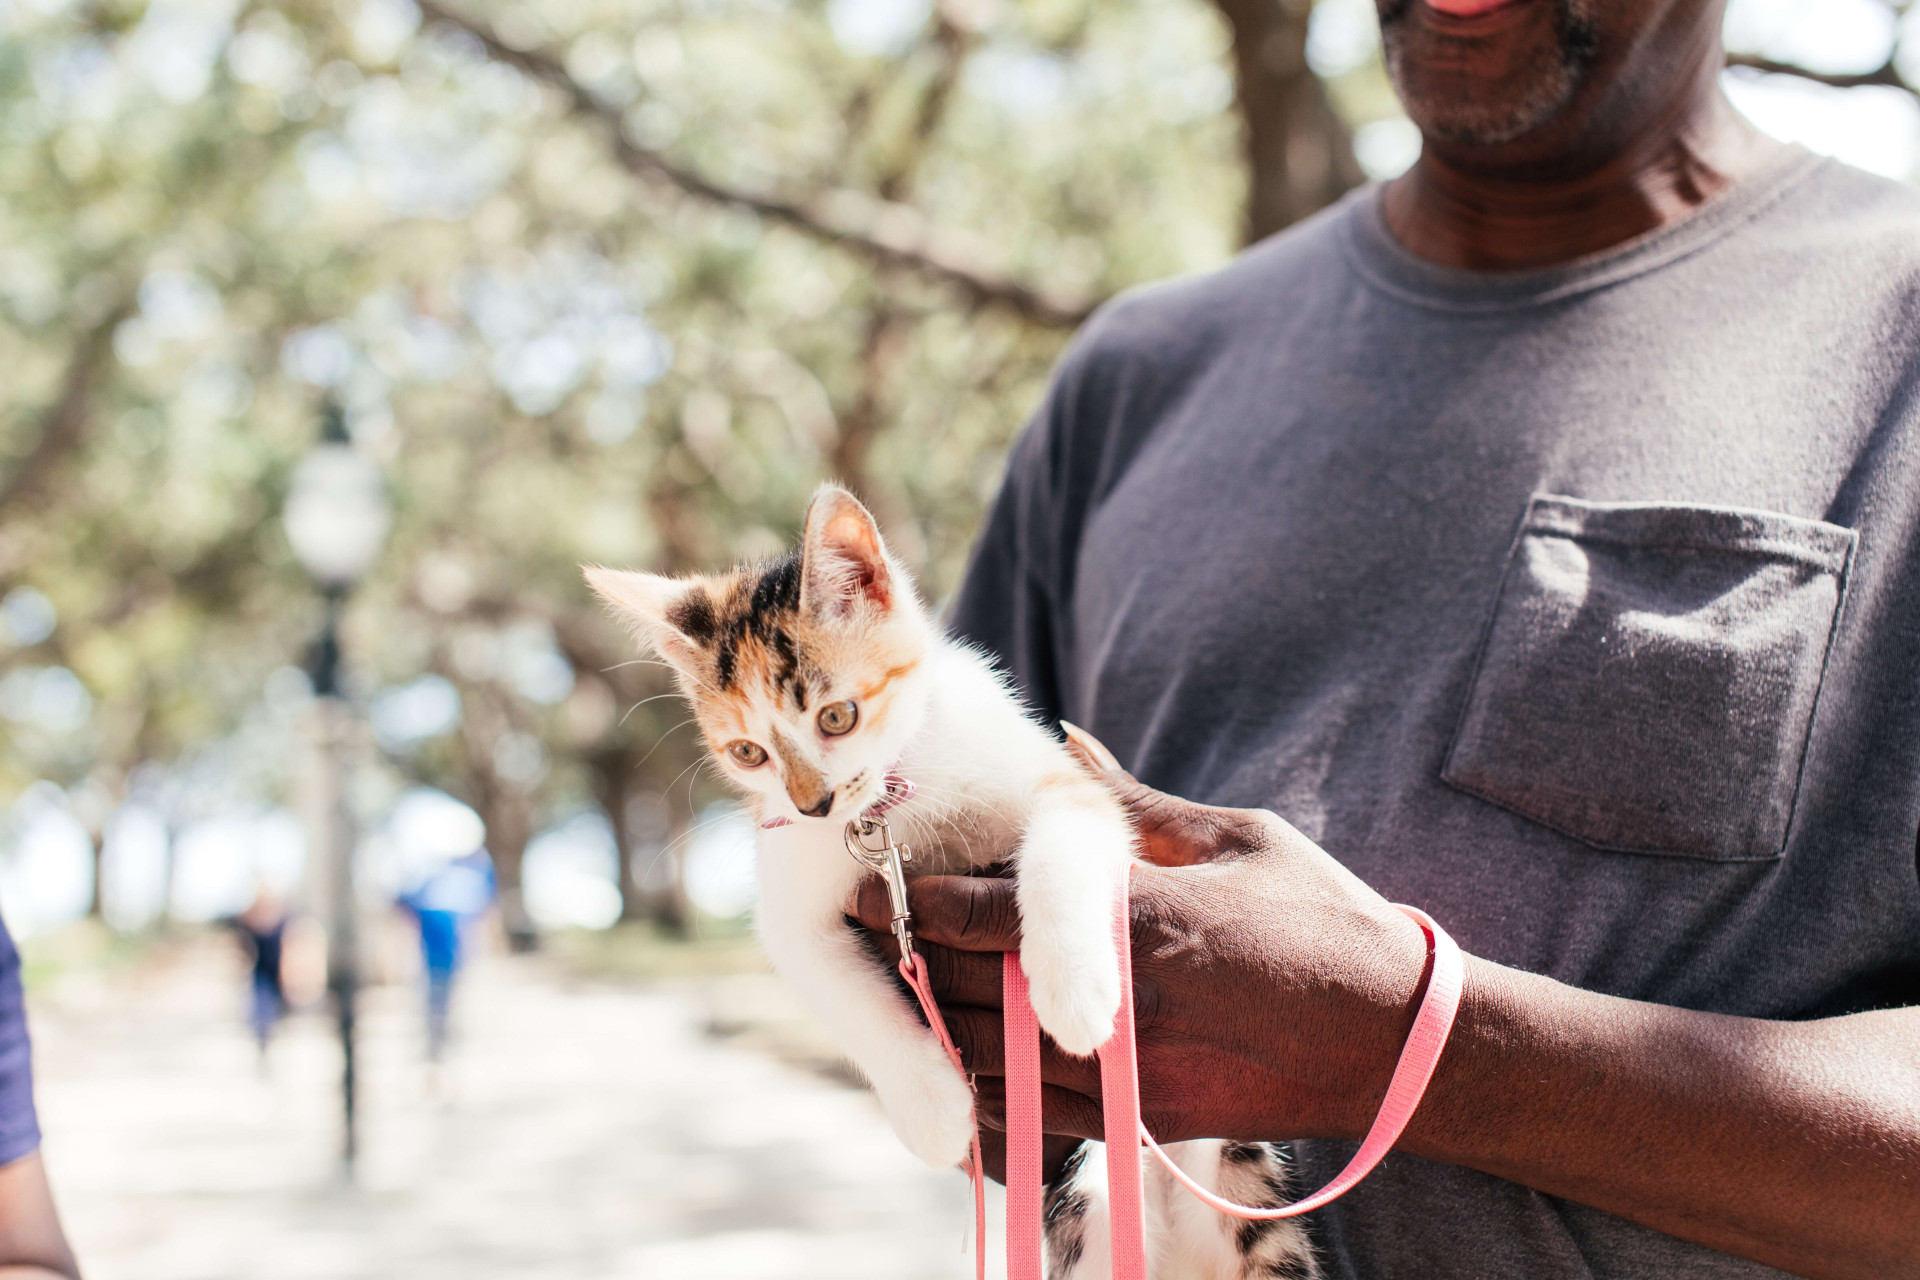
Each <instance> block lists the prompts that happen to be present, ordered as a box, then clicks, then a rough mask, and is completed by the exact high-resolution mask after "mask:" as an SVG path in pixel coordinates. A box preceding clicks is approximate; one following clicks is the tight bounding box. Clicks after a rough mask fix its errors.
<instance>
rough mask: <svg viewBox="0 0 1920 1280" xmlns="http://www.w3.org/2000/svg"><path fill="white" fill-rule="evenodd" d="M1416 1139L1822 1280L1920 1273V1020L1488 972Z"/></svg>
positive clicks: (1904, 1014) (1477, 974)
mask: <svg viewBox="0 0 1920 1280" xmlns="http://www.w3.org/2000/svg"><path fill="white" fill-rule="evenodd" d="M1401 1146H1402V1148H1403V1149H1405V1150H1408V1151H1412V1152H1414V1153H1415V1154H1418V1155H1422V1156H1427V1157H1430V1158H1432V1159H1435V1160H1443V1161H1447V1162H1449V1163H1453V1164H1461V1165H1466V1166H1468V1167H1470V1168H1475V1169H1480V1170H1482V1171H1484V1172H1487V1173H1492V1174H1496V1175H1498V1176H1500V1177H1503V1178H1507V1179H1510V1180H1512V1181H1515V1182H1519V1183H1523V1184H1525V1185H1527V1186H1530V1187H1535V1188H1538V1189H1540V1190H1542V1191H1546V1192H1548V1193H1550V1194H1553V1195H1558V1196H1563V1197H1565V1198H1567V1199H1569V1200H1576V1201H1579V1202H1580V1203H1582V1204H1588V1205H1593V1206H1595V1207H1597V1208H1600V1209H1605V1210H1607V1211H1608V1212H1611V1213H1615V1214H1619V1215H1620V1216H1622V1217H1626V1218H1629V1219H1632V1220H1633V1221H1635V1222H1639V1223H1642V1224H1644V1225H1646V1226H1650V1227H1654V1228H1656V1229H1658V1230H1661V1231H1665V1232H1667V1233H1669V1234H1671V1235H1675V1236H1679V1237H1681V1238H1683V1239H1687V1240H1692V1241H1695V1242H1697V1243H1700V1244H1704V1245H1708V1246H1710V1247H1712V1248H1715V1249H1719V1250H1722V1251H1724V1252H1728V1253H1733V1254H1737V1255H1739V1256H1742V1257H1746V1258H1751V1259H1754V1260H1756V1261H1760V1262H1765V1263H1767V1264H1769V1265H1771V1266H1775V1267H1779V1268H1781V1269H1783V1270H1787V1271H1792V1272H1796V1273H1799V1274H1802V1275H1807V1276H1812V1277H1819V1278H1821V1280H1827V1278H1829V1277H1832V1278H1835V1280H1839V1278H1843V1277H1844V1278H1851V1277H1862V1278H1865V1277H1873V1278H1875V1280H1886V1278H1889V1277H1920V1009H1905V1010H1893V1011H1887V1012H1881V1013H1867V1014H1857V1015H1853V1016H1851V1017H1845V1018H1830V1019H1825V1020H1822V1021H1817V1022H1767V1021H1760V1020H1757V1019H1748V1018H1730V1017H1723V1016H1720V1015H1716V1014H1705V1013H1695V1012H1691V1011H1688V1010H1682V1009H1673V1008H1668V1007H1666V1006H1662V1005H1653V1004H1644V1003H1640V1002H1636V1001H1631V1000H1621V999H1616V998H1614V997H1611V996H1603V995H1596V994H1594V993H1592V992H1587V991H1580V990H1577V989H1575V988H1572V987H1568V986H1565V985H1563V984H1560V983H1557V982H1553V981H1551V980H1549V979H1546V978H1541V977H1537V976H1535V975H1532V974H1527V973H1521V972H1518V971H1516V970H1512V969H1506V968H1502V967H1501V966H1499V965H1495V964H1491V963H1489V962H1486V961H1482V960H1473V959H1470V960H1469V961H1468V972H1467V990H1466V996H1465V999H1464V1001H1463V1003H1462V1006H1461V1014H1460V1021H1459V1023H1458V1025H1457V1026H1456V1029H1455V1031H1454V1036H1453V1040H1452V1042H1451V1043H1450V1044H1449V1045H1448V1047H1447V1052H1446V1056H1445V1058H1444V1059H1443V1060H1442V1062H1441V1064H1440V1068H1439V1071H1438V1072H1437V1073H1436V1075H1435V1078H1434V1082H1433V1085H1432V1087H1431V1089H1430V1091H1429V1093H1428V1095H1427V1099H1426V1101H1425V1102H1424V1103H1423V1104H1422V1106H1421V1109H1420V1112H1419V1114H1418V1115H1417V1116H1416V1117H1415V1119H1414V1121H1413V1124H1412V1126H1411V1127H1410V1128H1409V1130H1408V1132H1407V1135H1406V1137H1405V1138H1404V1139H1403V1140H1402V1142H1401Z"/></svg>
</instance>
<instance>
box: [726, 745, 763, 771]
mask: <svg viewBox="0 0 1920 1280" xmlns="http://www.w3.org/2000/svg"><path fill="white" fill-rule="evenodd" d="M727 754H728V755H730V756H732V757H733V762H734V763H735V764H737V765H739V766H740V767H741V768H742V769H758V768H759V767H760V766H761V765H763V764H765V763H766V762H767V749H766V748H765V747H763V746H761V745H760V744H759V743H757V742H748V741H747V740H746V739H745V738H742V739H740V741H738V742H730V743H728V744H727Z"/></svg>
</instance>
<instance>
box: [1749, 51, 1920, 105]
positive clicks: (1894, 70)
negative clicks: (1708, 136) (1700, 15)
mask: <svg viewBox="0 0 1920 1280" xmlns="http://www.w3.org/2000/svg"><path fill="white" fill-rule="evenodd" d="M1727 65H1728V66H1730V67H1745V68H1747V69H1748V70H1751V71H1758V72H1761V73H1763V74H1765V75H1770V76H1797V77H1799V78H1800V79H1802V80H1811V81H1812V82H1813V83H1815V84H1824V85H1827V86H1829V87H1831V88H1835V89H1859V88H1863V87H1865V86H1868V85H1879V86H1881V87H1883V88H1888V89H1900V90H1904V91H1905V92H1907V93H1911V94H1913V95H1914V96H1915V97H1920V88H1916V87H1915V86H1914V85H1913V84H1911V83H1909V82H1908V80H1907V78H1906V77H1905V76H1903V75H1901V74H1900V68H1899V67H1897V66H1895V65H1894V62H1893V59H1892V58H1891V57H1890V58H1888V59H1887V60H1886V62H1885V63H1883V64H1882V65H1880V66H1878V67H1875V68H1874V69H1873V70H1872V71H1848V72H1833V71H1814V70H1812V69H1811V68H1808V67H1803V66H1800V65H1798V64H1797V63H1792V62H1781V61H1779V60H1778V59H1775V58H1768V57H1763V56H1762V55H1760V54H1757V53H1729V54H1728V55H1727Z"/></svg>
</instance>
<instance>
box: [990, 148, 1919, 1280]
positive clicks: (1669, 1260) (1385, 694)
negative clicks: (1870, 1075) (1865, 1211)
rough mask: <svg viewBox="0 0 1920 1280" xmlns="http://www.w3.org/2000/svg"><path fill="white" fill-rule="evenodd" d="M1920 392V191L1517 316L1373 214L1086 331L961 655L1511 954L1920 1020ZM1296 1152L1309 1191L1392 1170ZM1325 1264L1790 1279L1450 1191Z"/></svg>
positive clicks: (1524, 283)
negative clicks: (1345, 1175) (1919, 1008)
mask: <svg viewBox="0 0 1920 1280" xmlns="http://www.w3.org/2000/svg"><path fill="white" fill-rule="evenodd" d="M1917 357H1920V194H1916V193H1915V192H1914V191H1912V190H1910V189H1908V188H1906V187H1903V186H1899V185H1896V184H1894V183H1890V182H1886V181H1883V180H1881V179H1878V178H1874V177H1870V176H1868V175H1866V174H1862V173H1859V172H1856V171H1854V170H1852V169H1848V168H1846V167H1844V166H1842V165H1839V164H1836V163H1833V162H1831V161H1826V160H1821V159H1817V158H1815V157H1813V156H1811V155H1809V154H1807V153H1806V152H1804V151H1800V150H1798V149H1788V148H1782V149H1781V150H1780V151H1779V153H1778V154H1776V155H1775V156H1773V157H1772V158H1771V159H1770V160H1769V161H1768V162H1767V163H1766V164H1765V165H1764V166H1762V168H1761V169H1760V170H1759V171H1756V172H1755V173H1754V174H1753V175H1751V176H1750V177H1749V178H1748V179H1746V180H1745V181H1743V182H1741V183H1739V184H1738V185H1737V186H1736V187H1735V188H1734V189H1733V190H1731V191H1729V192H1728V193H1726V194H1725V195H1723V196H1721V197H1719V198H1718V199H1716V200H1714V201H1712V202H1711V203H1709V204H1708V205H1706V206H1705V207H1704V208H1702V209H1701V210H1700V211H1699V212H1698V213H1696V214H1695V215H1694V216H1693V217H1691V218H1689V219H1687V220H1686V221H1684V222H1682V223H1680V224H1678V225H1676V226H1674V227H1671V228H1668V229H1665V230H1662V231H1659V232H1656V233H1654V234H1652V235H1649V236H1646V237H1644V238H1642V239H1640V240H1637V241H1635V242H1633V243H1631V244H1628V245H1626V246H1623V247H1621V248H1619V249H1617V250H1613V251H1610V252H1608V253H1606V254H1604V255H1600V256H1598V257H1596V258H1592V259H1588V260H1584V261H1581V262H1578V263H1574V264H1572V265H1569V266H1566V267H1561V268H1555V269H1551V270H1546V271H1539V272H1527V273H1521V274H1511V275H1508V274H1500V275H1494V274H1483V273H1469V272H1460V271H1452V270H1446V269H1443V268H1440V267H1436V266H1434V265H1432V264H1430V263H1427V262H1424V261H1421V260H1419V259H1417V258H1414V257H1413V256H1411V255H1410V254H1408V253H1407V252H1406V251H1405V250H1404V249H1402V248H1401V247H1400V246H1399V245H1398V244H1397V243H1395V242H1394V241H1393V239H1392V238H1391V237H1390V235H1389V234H1388V232H1387V231H1386V229H1385V226H1384V224H1383V223H1382V221H1381V218H1380V214H1379V204H1378V198H1377V194H1376V193H1375V192H1374V191H1372V190H1367V191H1361V192H1358V193H1356V194H1355V195H1353V196H1352V197H1350V198H1349V199H1347V200H1346V201H1345V202H1343V203H1342V204H1341V205H1339V206H1338V207H1336V208H1333V209H1330V210H1327V211H1325V212H1323V213H1322V214H1320V215H1319V216H1317V217H1315V218H1314V219H1312V220H1311V221H1309V222H1306V223H1304V224H1302V225H1300V226H1298V227H1296V228H1294V229H1292V230H1290V231H1288V232H1286V233H1285V234H1283V235H1281V236H1278V237H1276V238H1274V239H1273V240H1271V241H1268V242H1267V243H1264V244H1262V245H1259V246H1257V247H1256V248H1254V249H1252V250H1250V251H1249V252H1247V253H1246V254H1244V255H1243V256H1242V257H1240V258H1239V259H1238V260H1237V261H1235V262H1234V263H1233V264H1231V265H1230V266H1228V267H1226V268H1225V269H1224V270H1221V271H1218V272H1216V273H1213V274H1211V275H1207V276H1203V277H1200V278H1197V279H1190V280H1182V281H1177V282H1174V283H1172V284H1168V285H1164V286H1160V287H1156V288H1153V289H1149V290H1145V291H1142V292H1138V293H1134V294H1131V295H1129V296H1127V297H1125V298H1123V299H1122V300H1120V301H1118V302H1116V303H1115V304H1113V305H1112V306H1110V307H1108V308H1106V309H1105V310H1104V311H1103V312H1102V313H1101V314H1100V315H1099V316H1098V317H1097V318H1096V319H1095V320H1094V321H1093V322H1091V323H1090V324H1089V325H1088V326H1087V328H1086V330H1085V331H1084V333H1083V334H1082V335H1081V336H1080V338H1079V339H1078V340H1077V341H1076V343H1075V345H1074V347H1073V349H1072V351H1071V352H1070V353H1069V355H1068V356H1067V357H1066V359H1065V360H1064V361H1063V362H1062V364H1061V367H1060V370H1059V372H1058V376H1057V378H1056V380H1055V384H1054V386H1053V388H1052V391H1051V392H1050V394H1049V397H1048V399H1047V401H1046V403H1045V405H1044V407H1043V408H1042V409H1041V411H1040V413H1039V415H1038V417H1037V419H1036V421H1035V422H1034V423H1033V424H1032V426H1031V428H1030V429H1029V430H1028V431H1027V432H1026V434H1025V435H1024V436H1023V437H1022V439H1021V440H1020V442H1019V444H1018V446H1017V447H1016V449H1015V451H1014V455H1013V458H1012V461H1011V464H1010V467H1009V472H1008V476H1007V480H1006V484H1005V487H1004V488H1003V490H1002V492H1001V494H1000V496H999V498H998V499H997V501H996V502H995V504H994V507H993V510H992V513H991V515H990V517H989V519H988V522H987V525H986V528H985V531H984V533H983V535H982V538H981V542H980V545H979V548H978V550H977V551H976V553H975V559H974V563H973V566H972V569H971V571H970V573H969V575H968V578H967V581H966V583H965V585H964V587H963V589H962V591H961V593H960V595H959V598H958V600H957V602H956V605H955V616H954V626H955V629H956V630H957V631H958V632H959V633H961V634H963V635H965V636H968V637H971V638H973V639H975V640H977V641H979V642H981V643H983V644H985V645H986V646H987V647H989V648H990V649H992V650H993V651H995V652H996V653H998V654H999V655H1000V656H1001V657H1002V659H1003V660H1004V661H1005V662H1006V664H1007V666H1008V667H1009V668H1010V669H1011V670H1012V672H1013V673H1014V675H1015V676H1016V677H1017V679H1018V680H1019V682H1020V684H1021V686H1022V687H1023V688H1024V690H1025V691H1026V693H1027V695H1028V696H1029V698H1030V699H1031V700H1032V702H1033V703H1034V705H1035V706H1036V707H1038V708H1039V709H1040V710H1041V711H1042V712H1044V713H1045V714H1046V715H1049V716H1056V717H1064V718H1065V719H1068V720H1072V721H1074V722H1076V723H1078V724H1081V725H1084V726H1086V727H1087V728H1089V729H1091V730H1092V731H1093V732H1094V733H1095V734H1096V735H1098V736H1099V738H1100V739H1101V740H1102V741H1104V742H1105V743H1106V744H1107V745H1108V746H1110V747H1112V748H1113V749H1114V751H1115V752H1116V753H1117V754H1118V755H1119V757H1120V758H1121V760H1122V761H1123V762H1125V763H1126V764H1127V766H1128V767H1129V768H1131V769H1132V770H1133V771H1134V772H1135V773H1136V774H1138V775H1139V776H1140V777H1141V778H1142V779H1144V780H1146V781H1147V782H1150V783H1152V784H1153V785H1155V786H1158V787H1161V788H1164V789H1166V790H1168V791H1172V792H1176V793H1179V794H1181V795H1185V796H1190V797H1192V798H1194V799H1197V800H1202V801H1207V802H1212V803H1219V804H1229V805H1243V806H1266V807H1269V808H1272V809H1274V810H1276V811H1278V812H1279V813H1280V814H1282V815H1283V816H1284V817H1286V818H1288V819H1289V820H1290V821H1292V822H1293V823H1294V824H1295V825H1296V826H1298V827H1299V828H1301V830H1303V831H1304V832H1306V834H1308V835H1309V836H1311V837H1313V838H1314V839H1316V840H1318V841H1319V842H1320V843H1321V844H1322V845H1323V846H1324V847H1325V848H1326V849H1328V850H1329V851H1330V852H1331V853H1332V854H1333V855H1334V856H1335V857H1337V858H1339V859H1340V860H1341V861H1342V862H1344V863H1346V865H1348V866H1349V867H1351V868H1353V870H1354V871H1356V872H1357V873H1358V874H1359V875H1360V876H1361V877H1363V878H1364V879H1365V880H1366V881H1367V882H1368V883H1369V884H1371V885H1373V886H1374V887H1375V888H1376V889H1378V890H1379V891H1380V892H1381V893H1383V894H1384V895H1386V896H1387V897H1388V898H1390V899H1392V900H1394V901H1397V902H1408V903H1413V904H1416V905H1418V906H1420V907H1423V908H1425V909H1426V910H1427V911H1429V912H1431V913H1432V914H1433V915H1434V916H1435V917H1436V918H1438V919H1439V920H1440V922H1441V923H1442V924H1443V925H1445V926H1446V928H1447V929H1448V930H1450V931H1451V932H1452V933H1453V935H1454V937H1456V938H1457V939H1458V940H1459V941H1460V943H1461V945H1462V946H1464V947H1465V948H1467V949H1468V950H1469V951H1471V952H1473V953H1475V954H1478V955H1481V956H1484V957H1486V958H1488V959H1491V960H1495V961H1498V962H1500V963H1502V964H1507V965H1513V966H1517V967H1519V968H1522V969H1527V970H1531V971H1533V972H1535V973H1541V974H1547V975H1549V976H1551V977H1553V978H1556V979H1559V980H1560V981H1563V982H1567V983H1572V984H1574V985H1576V986H1580V987H1585V988H1589V989H1591V990H1595V991H1603V992H1609V993H1613V994H1616V995H1621V996H1629V997H1633V998H1635V999H1640V1000H1651V1001H1659V1002H1662V1003H1666V1004H1671V1005H1679V1006H1683V1007H1686V1008H1691V1009H1708V1010H1717V1011H1720V1012H1725V1013H1731V1014H1741V1015H1748V1016H1753V1017H1763V1018H1813V1017H1819V1016H1823V1015H1828V1014H1837V1013H1843V1012H1848V1011H1852V1010H1860V1009H1869V1008H1878V1007H1886V1006H1894V1005H1903V1004H1912V1003H1920V866H1917V865H1916V833H1920V734H1917V733H1916V732H1915V726H1916V724H1920V358H1917ZM1300 1148H1301V1164H1302V1166H1303V1168H1302V1178H1303V1181H1304V1183H1305V1185H1306V1186H1309V1187H1310V1186H1317V1185H1318V1184H1319V1183H1320V1182H1322V1181H1324V1180H1325V1179H1326V1178H1328V1177H1330V1176H1331V1174H1332V1173H1333V1172H1334V1171H1335V1169H1337V1168H1338V1166H1339V1165H1340V1164H1342V1163H1343V1162H1344V1161H1345V1158H1346V1156H1347V1154H1348V1153H1349V1152H1350V1151H1351V1149H1352V1148H1351V1145H1350V1144H1341V1143H1330V1142H1304V1143H1301V1144H1300ZM1631 1158H1632V1156H1631V1154H1630V1153H1622V1159H1631ZM1315 1230H1316V1238H1317V1240H1318V1242H1319V1244H1320V1246H1321V1248H1322V1250H1323V1251H1324V1252H1325V1254H1326V1255H1327V1257H1328V1259H1329V1261H1330V1263H1331V1272H1332V1274H1334V1275H1338V1276H1342V1277H1355V1278H1360V1277H1364V1278H1365V1280H1400V1278H1403V1277H1406V1278H1411V1277H1421V1278H1423V1280H1425V1278H1433V1280H1444V1278H1448V1277H1458V1278H1460V1280H1555V1278H1558V1277H1589V1276H1593V1277H1602V1276H1604V1277H1651V1276H1675V1275H1685V1276H1708V1277H1734V1276H1739V1277H1751V1276H1760V1275H1774V1274H1777V1273H1775V1272H1772V1271H1769V1270H1767V1269H1766V1268H1762V1267H1758V1266H1755V1265H1752V1264H1750V1263H1744V1262H1740V1261H1737V1260H1735V1259H1732V1258H1729V1257H1726V1256H1724V1255H1721V1254H1717V1253H1712V1252H1709V1251H1707V1250H1703V1249H1700V1248H1697V1247H1694V1246H1691V1245H1687V1244H1684V1243H1682V1242H1680V1241H1678V1240H1674V1239H1672V1238H1670V1237H1667V1236H1664V1235H1661V1234H1659V1233H1656V1232H1652V1231H1648V1230H1645V1229H1643V1228H1641V1227H1637V1226H1634V1225H1632V1224H1630V1223H1628V1222H1626V1221H1624V1220H1622V1219H1620V1218H1616V1217H1613V1216H1610V1215H1608V1214H1605V1213H1601V1212H1598V1211H1596V1210H1593V1209H1589V1208H1586V1207H1584V1206H1580V1205H1576V1204H1571V1203H1569V1202H1566V1201H1563V1200H1558V1199H1555V1198H1553V1197H1551V1196H1546V1195H1542V1194H1539V1193H1537V1192H1534V1191H1530V1190H1528V1189H1526V1188H1523V1187H1520V1186H1517V1185H1514V1184H1512V1183H1508V1182H1504V1181H1502V1180H1500V1179H1497V1178H1493V1177H1490V1176H1487V1175H1484V1174H1480V1173H1475V1172H1472V1171H1470V1170H1466V1169H1459V1168H1453V1167H1448V1166H1443V1165H1439V1164H1434V1163H1429V1162H1426V1161H1422V1160H1419V1159H1416V1158H1413V1157H1409V1156H1395V1157H1391V1158H1389V1160H1388V1161H1387V1162H1386V1164H1385V1165H1384V1166H1383V1167H1382V1168H1381V1169H1380V1170H1379V1171H1378V1172H1377V1173H1375V1174H1374V1175H1373V1176H1372V1177H1371V1178H1370V1179H1368V1180H1367V1181H1366V1182H1365V1183H1363V1184H1362V1185H1361V1186H1360V1187H1359V1189H1357V1190H1356V1191H1354V1192H1353V1193H1352V1194H1350V1195H1348V1196H1347V1197H1346V1198H1345V1199H1344V1200H1342V1201H1340V1202H1338V1203H1337V1204H1335V1205H1334V1206H1333V1207H1331V1208H1330V1209H1328V1210H1326V1211H1323V1212H1322V1213H1320V1214H1318V1215H1316V1217H1315Z"/></svg>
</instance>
